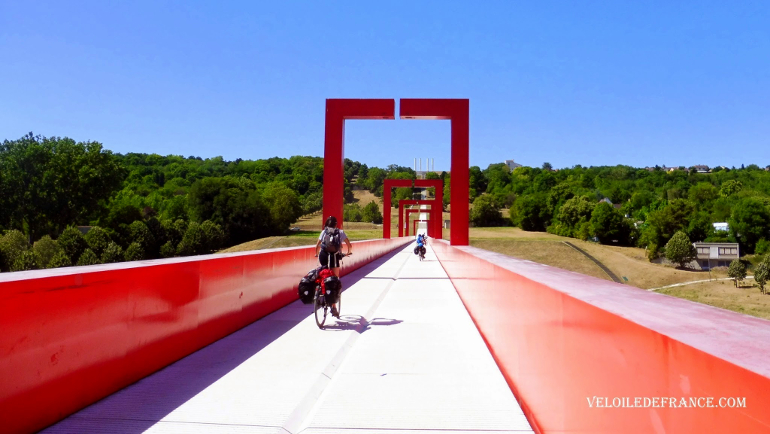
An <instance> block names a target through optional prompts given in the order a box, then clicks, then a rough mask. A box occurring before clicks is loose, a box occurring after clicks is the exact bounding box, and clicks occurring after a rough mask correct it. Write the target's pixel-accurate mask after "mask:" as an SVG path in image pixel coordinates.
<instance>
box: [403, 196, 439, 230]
mask: <svg viewBox="0 0 770 434" xmlns="http://www.w3.org/2000/svg"><path fill="white" fill-rule="evenodd" d="M437 203H438V205H437ZM405 205H430V206H431V211H430V212H431V219H434V220H435V219H436V212H439V213H440V212H441V211H440V210H441V202H438V201H437V200H436V199H430V200H421V199H420V200H417V199H415V200H411V199H402V200H399V201H398V236H399V237H403V236H404V206H405ZM428 236H429V237H431V238H433V235H428Z"/></svg>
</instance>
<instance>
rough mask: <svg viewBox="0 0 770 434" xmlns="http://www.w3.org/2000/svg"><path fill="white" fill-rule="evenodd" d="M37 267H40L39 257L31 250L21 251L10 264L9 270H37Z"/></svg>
mask: <svg viewBox="0 0 770 434" xmlns="http://www.w3.org/2000/svg"><path fill="white" fill-rule="evenodd" d="M38 268H40V258H39V256H38V254H37V253H35V252H34V251H32V250H24V251H22V252H21V253H20V254H19V255H18V256H16V259H14V261H13V264H11V271H27V270H37V269H38Z"/></svg>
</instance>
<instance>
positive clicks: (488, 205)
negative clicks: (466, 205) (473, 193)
mask: <svg viewBox="0 0 770 434" xmlns="http://www.w3.org/2000/svg"><path fill="white" fill-rule="evenodd" d="M471 222H473V224H474V225H476V226H477V227H484V226H502V225H503V216H502V215H501V214H500V208H498V207H497V206H496V205H495V202H494V199H493V198H492V196H490V195H487V194H484V195H481V196H479V197H477V198H476V199H474V201H473V209H472V210H471Z"/></svg>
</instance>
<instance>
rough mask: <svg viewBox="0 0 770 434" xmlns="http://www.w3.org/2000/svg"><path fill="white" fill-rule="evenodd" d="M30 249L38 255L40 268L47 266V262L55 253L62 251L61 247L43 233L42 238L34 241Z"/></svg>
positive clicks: (48, 262)
mask: <svg viewBox="0 0 770 434" xmlns="http://www.w3.org/2000/svg"><path fill="white" fill-rule="evenodd" d="M32 250H34V251H35V253H36V254H37V256H38V260H39V261H40V268H48V264H50V263H51V260H52V259H53V257H54V256H56V254H57V253H59V252H61V251H62V248H61V247H59V244H58V243H57V242H56V241H54V240H53V239H52V238H51V237H50V236H48V235H43V237H42V238H40V239H39V240H37V241H35V244H33V245H32Z"/></svg>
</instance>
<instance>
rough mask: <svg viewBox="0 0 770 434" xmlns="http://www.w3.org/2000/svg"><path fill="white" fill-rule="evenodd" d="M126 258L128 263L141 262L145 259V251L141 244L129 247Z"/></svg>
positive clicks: (135, 243)
mask: <svg viewBox="0 0 770 434" xmlns="http://www.w3.org/2000/svg"><path fill="white" fill-rule="evenodd" d="M124 257H125V258H126V261H141V260H142V259H144V249H142V246H141V245H140V244H139V243H137V242H133V243H131V244H129V245H128V248H127V249H126V253H125V255H124Z"/></svg>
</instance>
